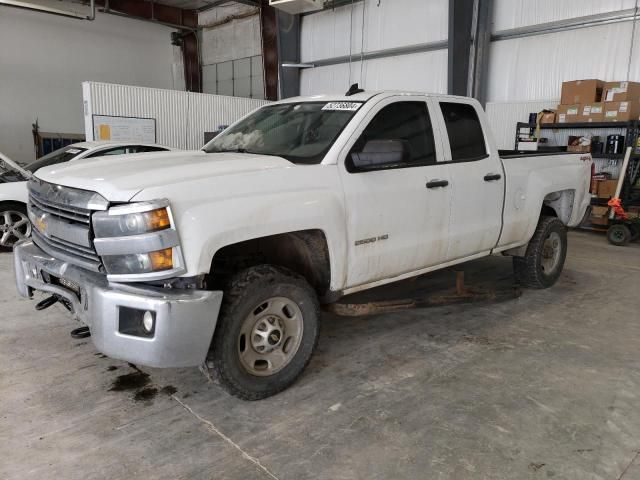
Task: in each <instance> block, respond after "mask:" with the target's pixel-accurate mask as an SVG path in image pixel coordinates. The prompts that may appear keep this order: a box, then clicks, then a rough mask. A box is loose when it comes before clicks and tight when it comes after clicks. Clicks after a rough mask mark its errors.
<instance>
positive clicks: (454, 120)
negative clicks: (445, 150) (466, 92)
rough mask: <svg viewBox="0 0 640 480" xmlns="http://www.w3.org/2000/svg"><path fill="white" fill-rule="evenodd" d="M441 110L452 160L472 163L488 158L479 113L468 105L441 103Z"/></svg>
mask: <svg viewBox="0 0 640 480" xmlns="http://www.w3.org/2000/svg"><path fill="white" fill-rule="evenodd" d="M440 110H441V111H442V116H443V117H444V123H445V126H446V128H447V135H448V137H449V145H450V147H451V160H452V161H454V162H470V161H474V160H481V159H483V158H486V157H487V156H488V153H487V144H486V142H485V139H484V132H483V130H482V125H481V124H480V119H479V118H478V112H477V111H476V109H475V108H474V107H473V105H470V104H468V103H458V102H440Z"/></svg>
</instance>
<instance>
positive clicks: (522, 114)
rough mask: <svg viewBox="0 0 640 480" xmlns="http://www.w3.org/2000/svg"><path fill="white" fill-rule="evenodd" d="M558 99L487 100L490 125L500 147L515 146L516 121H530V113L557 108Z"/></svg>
mask: <svg viewBox="0 0 640 480" xmlns="http://www.w3.org/2000/svg"><path fill="white" fill-rule="evenodd" d="M557 104H558V100H543V101H537V102H510V103H496V102H487V105H486V107H485V110H486V112H487V118H488V119H489V125H490V126H491V130H492V131H493V136H494V138H495V140H496V144H497V145H498V148H499V149H503V150H504V149H506V150H511V149H513V148H515V146H514V143H515V135H516V123H517V122H527V121H529V113H531V112H540V111H541V110H544V109H545V108H555V106H556V105H557Z"/></svg>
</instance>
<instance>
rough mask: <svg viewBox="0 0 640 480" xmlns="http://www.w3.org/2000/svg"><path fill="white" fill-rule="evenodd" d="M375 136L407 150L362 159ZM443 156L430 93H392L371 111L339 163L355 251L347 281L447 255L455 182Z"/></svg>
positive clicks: (391, 273) (381, 275)
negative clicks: (386, 159)
mask: <svg viewBox="0 0 640 480" xmlns="http://www.w3.org/2000/svg"><path fill="white" fill-rule="evenodd" d="M436 138H438V137H437V136H436ZM372 141H378V144H380V142H379V141H395V142H393V143H394V144H395V145H398V144H399V143H401V144H402V145H403V146H404V148H405V150H406V155H405V157H404V158H403V160H402V161H401V162H398V163H397V164H393V165H380V166H379V167H373V168H371V166H369V167H367V168H366V169H363V168H359V167H357V166H356V165H355V164H354V160H353V154H354V153H355V154H359V153H361V152H365V153H366V152H367V148H371V147H367V145H369V146H371V145H373V144H372V143H371V142H372ZM441 156H442V145H441V144H440V143H436V142H435V141H434V134H433V128H432V123H431V115H430V114H429V110H428V105H427V102H426V100H425V97H419V96H417V97H402V101H398V97H393V98H388V99H385V100H384V101H382V102H380V103H379V104H378V105H377V106H376V108H374V109H372V111H371V112H369V114H368V116H367V117H366V118H365V120H364V121H363V122H362V125H361V126H360V127H359V129H358V130H357V131H356V132H355V133H354V135H353V136H352V138H351V140H350V142H348V144H347V146H346V148H345V149H344V150H343V154H342V159H341V164H340V175H341V179H342V182H343V185H344V192H345V205H346V218H347V241H348V259H349V263H348V267H347V281H346V288H352V287H355V286H358V285H362V284H367V283H372V282H375V281H377V280H382V279H387V278H392V277H396V276H400V275H402V274H404V273H409V272H413V271H416V270H419V269H421V268H424V267H428V266H432V265H437V264H439V263H441V262H443V261H444V259H445V258H446V253H447V237H448V230H449V205H450V200H451V189H450V188H449V186H448V182H449V167H448V165H446V164H441V163H439V162H438V160H439V159H440V158H441Z"/></svg>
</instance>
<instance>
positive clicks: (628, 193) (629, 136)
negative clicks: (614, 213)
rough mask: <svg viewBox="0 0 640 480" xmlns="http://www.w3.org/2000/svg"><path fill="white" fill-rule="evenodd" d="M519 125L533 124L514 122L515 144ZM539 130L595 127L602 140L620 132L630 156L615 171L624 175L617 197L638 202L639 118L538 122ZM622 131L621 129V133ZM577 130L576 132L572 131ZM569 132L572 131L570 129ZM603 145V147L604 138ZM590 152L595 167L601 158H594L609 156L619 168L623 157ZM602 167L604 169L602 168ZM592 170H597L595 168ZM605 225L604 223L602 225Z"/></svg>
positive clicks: (599, 201) (597, 201)
mask: <svg viewBox="0 0 640 480" xmlns="http://www.w3.org/2000/svg"><path fill="white" fill-rule="evenodd" d="M521 128H529V129H531V131H532V132H533V131H534V130H535V129H536V128H537V126H536V125H535V124H530V123H525V122H518V123H517V124H516V134H515V148H517V145H518V134H519V132H520V129H521ZM540 130H541V131H542V130H553V131H555V132H556V133H557V132H559V131H563V130H567V131H568V130H577V131H582V133H585V132H584V131H585V130H586V131H590V130H599V131H602V134H601V137H603V141H604V140H606V137H607V135H611V134H623V135H624V136H625V150H626V148H627V147H628V146H630V147H632V148H633V151H632V154H631V158H630V160H629V165H628V167H627V170H626V172H622V171H619V172H618V175H624V183H623V185H622V192H621V193H620V198H621V200H622V205H623V206H624V207H625V208H627V207H628V206H631V205H640V191H638V192H635V191H634V190H635V189H636V187H635V186H636V184H637V183H638V179H639V178H640V144H639V143H638V137H639V136H640V122H639V121H630V122H580V123H545V124H541V125H540ZM622 132H624V133H622ZM576 133H578V132H576ZM572 134H573V133H572ZM568 136H569V132H567V135H566V137H568ZM567 140H568V138H564V139H563V142H562V143H563V144H562V145H549V147H551V148H552V147H556V148H558V147H562V146H565V145H566V144H567ZM604 143H605V148H606V141H605V142H604ZM591 156H592V157H593V158H594V160H596V162H595V163H596V168H598V164H600V165H599V166H600V168H602V164H601V163H602V162H597V160H610V161H615V162H616V163H617V164H618V165H619V166H618V167H617V168H619V169H620V170H621V168H622V161H623V159H624V154H616V153H592V154H591ZM605 171H606V170H605ZM596 173H600V172H599V171H598V170H596ZM591 204H592V205H594V206H596V205H597V206H606V205H607V199H604V198H597V197H594V198H593V199H592V202H591ZM583 228H589V229H602V228H603V226H591V225H590V224H587V225H584V226H583ZM604 228H606V227H604Z"/></svg>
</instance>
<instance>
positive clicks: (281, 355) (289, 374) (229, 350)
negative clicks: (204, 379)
mask: <svg viewBox="0 0 640 480" xmlns="http://www.w3.org/2000/svg"><path fill="white" fill-rule="evenodd" d="M224 295H225V296H224V300H223V305H222V309H221V314H220V318H219V319H218V325H217V327H216V332H215V334H214V336H213V341H212V343H211V349H210V351H209V356H208V360H209V361H208V362H207V365H211V367H210V368H212V369H213V372H212V373H213V375H214V377H216V378H217V379H218V380H219V381H220V383H221V385H222V387H223V388H224V389H225V390H226V391H227V392H229V393H230V394H231V395H234V396H236V397H238V398H241V399H243V400H260V399H263V398H266V397H270V396H272V395H275V394H276V393H278V392H281V391H282V390H284V389H286V388H287V387H289V386H290V385H291V384H293V383H294V382H295V380H296V379H297V378H298V377H299V376H300V374H301V373H302V371H303V370H304V369H305V367H306V366H307V365H308V364H309V361H310V360H311V356H312V354H313V351H314V350H315V347H316V345H317V343H318V336H319V330H320V305H319V303H318V298H317V296H316V293H315V292H314V290H313V289H312V288H311V286H310V285H309V284H308V283H307V281H306V280H305V279H304V278H303V277H301V276H299V275H297V274H295V273H293V272H291V271H290V270H287V269H285V268H281V267H276V266H272V265H260V266H257V267H251V268H248V269H246V270H243V271H242V272H240V273H238V274H236V275H235V276H234V277H233V278H232V280H231V282H230V283H229V288H227V289H226V290H225V294H224Z"/></svg>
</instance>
